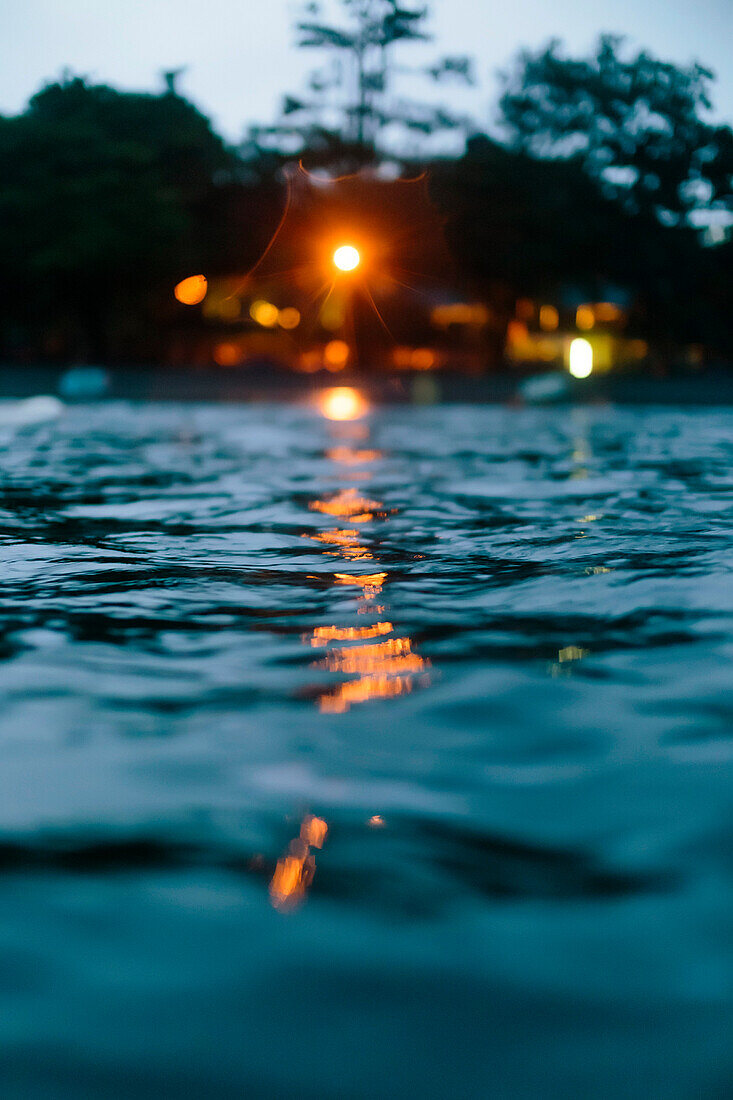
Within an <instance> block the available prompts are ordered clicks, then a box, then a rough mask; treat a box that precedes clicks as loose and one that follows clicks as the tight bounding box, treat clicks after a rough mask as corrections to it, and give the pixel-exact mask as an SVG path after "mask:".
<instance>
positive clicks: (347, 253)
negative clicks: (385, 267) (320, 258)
mask: <svg viewBox="0 0 733 1100" xmlns="http://www.w3.org/2000/svg"><path fill="white" fill-rule="evenodd" d="M360 260H361V256H360V255H359V251H358V249H356V248H354V246H353V245H351V244H342V245H341V246H340V247H339V248H337V249H336V251H335V252H334V254H333V262H334V264H335V265H336V267H337V268H338V269H339V271H353V270H354V268H355V267H358V266H359V262H360Z"/></svg>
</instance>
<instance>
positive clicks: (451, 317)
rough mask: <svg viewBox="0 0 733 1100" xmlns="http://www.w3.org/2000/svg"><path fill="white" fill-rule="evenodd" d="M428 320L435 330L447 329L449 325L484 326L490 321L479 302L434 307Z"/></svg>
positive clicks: (488, 314)
mask: <svg viewBox="0 0 733 1100" xmlns="http://www.w3.org/2000/svg"><path fill="white" fill-rule="evenodd" d="M430 320H431V321H432V323H433V324H434V325H435V327H436V328H448V327H449V326H450V325H486V324H488V322H489V321H490V320H491V314H490V312H489V310H488V308H487V306H485V305H483V304H482V303H481V302H473V303H471V302H450V303H447V304H445V305H440V306H435V307H434V308H433V310H432V311H431V313H430Z"/></svg>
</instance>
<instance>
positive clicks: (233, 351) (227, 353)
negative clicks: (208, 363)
mask: <svg viewBox="0 0 733 1100" xmlns="http://www.w3.org/2000/svg"><path fill="white" fill-rule="evenodd" d="M214 361H215V362H216V363H218V364H219V366H220V367H236V366H237V364H238V363H241V361H242V353H241V351H240V350H239V348H238V347H237V345H236V344H229V343H224V344H217V345H216V347H215V348H214Z"/></svg>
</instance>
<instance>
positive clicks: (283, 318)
mask: <svg viewBox="0 0 733 1100" xmlns="http://www.w3.org/2000/svg"><path fill="white" fill-rule="evenodd" d="M277 323H278V324H279V326H280V328H285V329H291V328H297V327H298V325H299V324H300V310H297V309H296V308H295V307H294V306H286V307H285V309H281V310H280V312H279V313H278V315H277Z"/></svg>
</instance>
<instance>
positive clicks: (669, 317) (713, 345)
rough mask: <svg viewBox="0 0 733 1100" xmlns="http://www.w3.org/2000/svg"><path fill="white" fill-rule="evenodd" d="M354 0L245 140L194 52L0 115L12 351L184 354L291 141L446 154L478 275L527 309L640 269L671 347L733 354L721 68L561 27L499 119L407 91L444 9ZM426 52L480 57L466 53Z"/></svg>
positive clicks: (60, 355)
mask: <svg viewBox="0 0 733 1100" xmlns="http://www.w3.org/2000/svg"><path fill="white" fill-rule="evenodd" d="M342 5H343V9H344V16H345V19H346V22H340V23H338V24H334V23H333V22H329V21H328V20H327V19H325V18H324V17H323V16H322V13H321V11H320V8H319V6H318V5H317V4H310V5H308V8H307V11H306V13H305V15H304V16H303V18H302V19H301V20H300V22H299V24H298V28H299V34H300V36H301V37H300V43H301V45H302V46H303V48H318V49H320V50H321V51H323V52H324V53H325V55H326V57H327V59H328V66H327V72H324V71H323V70H319V71H318V72H316V73H315V74H314V76H313V78H312V80H311V84H310V91H309V93H308V95H306V96H305V97H302V98H296V97H295V96H292V95H291V96H286V97H285V99H284V102H283V109H282V115H281V118H280V120H278V121H277V122H276V123H275V124H273V125H272V126H268V127H255V128H252V130H251V131H250V133H249V135H248V137H247V140H246V141H245V142H244V143H243V144H242V146H240V147H239V148H234V147H232V146H230V145H228V144H227V143H226V142H225V141H224V140H223V139H222V138H221V137H220V136H219V135H217V134H216V133H215V132H214V130H213V129H212V126H211V124H210V122H209V120H208V119H207V118H206V117H205V116H204V115H202V114H201V113H200V112H199V111H198V110H197V108H196V107H195V106H194V105H193V104H191V103H190V102H188V101H187V100H186V99H185V98H183V97H182V96H181V95H180V94H178V92H177V89H176V80H175V76H176V74H173V73H171V74H166V83H165V87H164V89H163V91H162V92H161V93H160V94H158V95H151V94H138V93H129V92H121V91H118V90H115V89H113V88H110V87H106V86H100V85H93V84H90V83H89V82H87V81H85V80H84V79H82V78H79V77H68V78H64V79H62V80H61V81H59V82H57V83H54V84H50V85H49V86H47V87H45V88H44V89H43V90H42V91H41V92H39V93H38V94H37V95H35V96H34V97H33V98H32V99H31V101H30V103H29V104H28V107H27V109H26V110H25V111H24V112H23V113H22V114H20V115H18V116H17V117H12V118H2V117H0V163H2V166H3V171H2V177H0V255H2V269H3V280H2V283H3V291H2V295H0V355H2V356H3V357H5V358H8V357H11V358H20V359H27V360H31V359H38V358H50V359H58V360H61V361H70V360H97V361H105V362H114V361H120V362H142V361H156V360H161V359H164V358H165V356H166V349H167V344H168V335H169V332H170V329H171V327H172V326H176V325H177V326H180V325H181V324H186V323H187V324H190V325H192V324H193V323H194V318H193V314H192V313H190V312H189V314H187V315H186V317H185V320H184V319H183V315H184V314H185V307H180V306H179V305H178V304H177V303H176V302H175V301H174V300H173V297H172V293H171V291H172V287H173V286H174V284H175V283H176V282H178V281H179V279H181V278H183V277H185V276H187V275H189V274H193V273H196V272H204V273H205V274H207V275H208V276H211V275H216V274H229V273H237V272H243V271H246V270H247V269H248V268H249V267H251V266H252V264H253V263H254V262H255V261H256V259H257V257H258V256H259V255H260V254H261V252H262V250H263V249H264V248H265V246H266V244H267V242H268V240H269V238H270V236H271V234H272V232H273V231H274V229H275V227H276V226H277V224H278V220H279V218H280V216H281V213H282V208H283V201H284V182H283V174H282V169H283V166H284V165H286V164H287V163H289V162H290V161H292V160H293V158H294V157H295V159H297V158H298V157H303V158H304V160H305V161H306V163H308V164H311V165H315V164H319V165H327V166H330V167H332V168H333V169H334V170H335V171H343V170H344V168H346V169H350V168H356V167H359V166H363V165H364V164H375V163H376V162H379V161H381V160H384V159H385V157H389V159H390V160H391V161H392V162H396V161H399V163H400V168H401V170H403V171H404V172H405V173H406V174H409V175H414V174H415V170H416V168H417V169H420V168H422V167H427V168H428V170H429V175H430V181H431V193H432V196H433V200H434V202H435V204H436V207H437V209H438V210H439V212H440V216H441V218H442V219H443V221H444V224H445V233H446V236H447V238H448V241H449V244H450V246H451V249H452V253H453V257H454V260H455V270H456V272H457V279H458V281H459V283H461V284H465V286H466V287H470V288H471V290H472V292H473V293H480V294H482V295H484V296H485V297H486V299H487V300H488V301H489V302H490V303H491V304H492V305H493V307H494V310H495V312H497V313H498V314H499V315H501V316H504V317H505V318H506V319H507V320H508V319H509V317H510V315H511V312H512V309H513V303H514V301H515V300H516V298H517V297H518V296H543V297H546V298H547V299H549V300H552V298H553V296H556V295H557V294H558V293H559V291H560V288H562V287H563V286H568V285H574V286H581V287H583V288H584V289H585V290H586V292H587V293H588V295H589V296H590V297H591V298H597V299H600V298H602V297H603V294H604V290H605V288H607V287H608V286H609V285H612V286H618V287H622V288H624V289H625V290H626V291H627V292H628V294H629V295H630V297H631V299H632V300H633V302H634V303H635V305H634V313H633V323H634V325H635V327H636V332H637V333H638V334H639V335H641V336H643V337H645V338H647V339H650V340H651V341H653V342H654V343H655V345H656V346H657V347H658V348H659V349H660V350H661V351H662V352H665V353H667V354H669V355H673V354H674V352H675V349H676V348H678V347H679V346H680V345H682V344H685V343H693V342H694V343H701V344H704V345H705V346H707V347H708V348H709V349H710V351H711V353H712V354H714V355H718V356H722V357H726V358H727V359H728V360H731V359H733V326H732V325H731V317H732V316H733V291H732V290H731V286H732V283H731V278H730V275H731V267H732V260H733V245H732V244H731V242H730V239H729V237H730V235H729V232H728V230H727V228H726V226H727V224H728V222H729V221H730V219H731V214H732V213H733V195H732V193H731V180H732V179H733V134H732V133H731V130H730V128H729V127H726V126H720V125H718V126H716V125H713V124H711V123H709V122H707V121H706V120H705V114H706V110H707V108H708V107H709V98H708V88H709V83H710V79H711V74H709V73H708V72H706V71H705V70H703V69H701V68H700V67H699V66H692V67H690V68H688V69H683V68H679V67H675V66H673V65H670V64H667V63H662V62H659V61H656V60H655V59H653V58H651V57H650V56H649V55H648V54H646V53H643V52H642V53H639V54H638V55H636V56H635V57H632V58H630V59H624V58H623V57H622V53H623V50H622V43H621V42H620V41H619V40H618V39H614V38H608V37H607V38H603V39H602V40H601V41H600V42H599V44H598V49H597V51H596V52H595V54H594V56H593V57H591V58H588V59H583V60H575V59H569V58H565V57H563V56H562V55H561V52H560V49H559V46H558V45H557V43H552V44H550V46H548V47H547V48H546V49H544V50H541V51H539V52H538V53H536V54H529V53H524V54H521V55H520V56H519V58H518V59H517V62H516V65H515V68H514V70H513V71H512V72H511V73H510V74H509V75H508V76H507V77H506V78H505V87H504V93H503V95H502V98H501V102H500V110H501V115H502V121H503V124H504V137H503V138H502V140H497V139H496V138H492V137H489V136H487V135H486V134H483V133H480V132H477V131H476V128H475V126H472V125H471V124H470V123H469V122H468V121H467V120H466V119H465V118H462V117H461V116H460V115H457V114H455V113H453V112H451V111H449V110H447V109H445V108H441V107H427V106H425V105H424V104H422V105H421V104H414V103H411V102H407V101H405V100H403V99H399V98H398V99H395V98H394V97H393V96H392V86H393V82H394V80H395V78H396V77H398V76H399V67H398V66H397V65H396V63H395V61H394V52H395V48H401V46H402V45H403V44H405V43H415V42H420V41H424V40H425V39H426V38H427V34H426V32H425V30H424V19H425V14H426V13H425V11H424V10H423V9H412V8H408V7H406V6H404V5H400V4H398V3H396V2H395V0H342ZM329 66H330V67H329ZM411 71H413V72H414V71H415V70H411ZM420 72H421V74H422V75H424V76H426V77H428V78H429V79H431V80H433V81H434V82H435V83H436V84H441V83H442V82H443V81H445V80H459V81H464V82H465V81H470V80H471V79H472V74H471V66H470V62H469V61H468V60H467V59H465V58H443V59H440V60H438V61H436V62H434V63H433V64H432V65H430V66H427V67H425V68H422V69H420ZM332 93H333V94H332ZM329 96H330V97H331V98H330V99H329ZM400 128H401V130H402V131H403V132H408V133H419V134H422V135H425V136H426V137H429V136H431V135H433V134H435V133H437V132H440V131H459V132H461V133H463V134H464V135H465V137H466V138H467V141H466V144H465V153H463V154H462V155H461V156H459V157H457V158H455V157H453V158H452V157H447V156H435V155H433V156H431V157H427V156H426V157H423V158H418V161H417V162H416V158H415V155H414V153H412V154H410V155H405V156H403V157H401V158H400V157H399V152H398V151H397V152H395V146H394V142H395V136H394V135H395V133H399V132H400ZM387 133H389V134H390V143H389V148H388V149H387V148H386V147H383V146H382V144H381V143H382V138H383V135H385V134H387ZM437 274H438V273H436V275H437ZM457 289H458V288H457Z"/></svg>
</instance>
